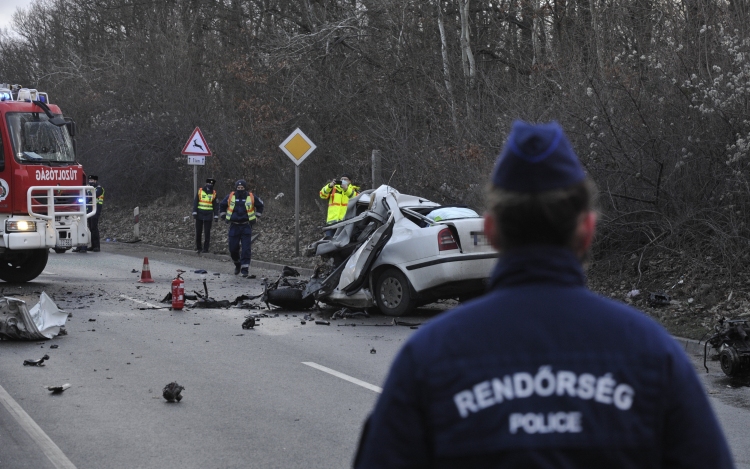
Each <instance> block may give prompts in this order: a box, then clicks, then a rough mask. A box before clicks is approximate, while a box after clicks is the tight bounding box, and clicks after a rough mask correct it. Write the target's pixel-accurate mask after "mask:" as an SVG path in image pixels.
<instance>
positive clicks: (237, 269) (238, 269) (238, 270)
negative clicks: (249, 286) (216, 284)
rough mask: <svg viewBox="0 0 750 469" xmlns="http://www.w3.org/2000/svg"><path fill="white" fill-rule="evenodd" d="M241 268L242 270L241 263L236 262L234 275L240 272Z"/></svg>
mask: <svg viewBox="0 0 750 469" xmlns="http://www.w3.org/2000/svg"><path fill="white" fill-rule="evenodd" d="M240 270H241V268H240V265H239V264H234V275H237V274H239V273H240Z"/></svg>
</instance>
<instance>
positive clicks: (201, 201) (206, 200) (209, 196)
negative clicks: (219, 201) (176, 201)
mask: <svg viewBox="0 0 750 469" xmlns="http://www.w3.org/2000/svg"><path fill="white" fill-rule="evenodd" d="M215 199H216V191H212V192H211V193H207V192H206V191H204V190H203V188H202V187H201V188H200V189H198V210H208V211H213V210H214V200H215Z"/></svg>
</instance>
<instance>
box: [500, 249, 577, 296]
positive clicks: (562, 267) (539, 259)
mask: <svg viewBox="0 0 750 469" xmlns="http://www.w3.org/2000/svg"><path fill="white" fill-rule="evenodd" d="M531 283H547V284H556V285H567V286H585V285H586V274H584V272H583V268H582V267H581V263H580V261H579V260H578V258H577V257H576V255H575V254H574V253H573V251H571V250H570V249H566V248H561V247H554V246H541V245H535V246H524V247H520V248H514V249H511V250H508V251H507V252H505V253H503V255H502V256H501V257H500V260H499V261H498V263H497V265H496V266H495V269H494V271H493V272H492V276H491V277H490V289H495V288H503V287H509V286H515V285H523V284H531Z"/></svg>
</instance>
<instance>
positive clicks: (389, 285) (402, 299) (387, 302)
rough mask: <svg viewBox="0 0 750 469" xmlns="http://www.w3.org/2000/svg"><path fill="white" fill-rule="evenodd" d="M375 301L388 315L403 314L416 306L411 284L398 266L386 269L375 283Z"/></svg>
mask: <svg viewBox="0 0 750 469" xmlns="http://www.w3.org/2000/svg"><path fill="white" fill-rule="evenodd" d="M375 301H376V302H377V304H378V309H380V312H381V313H383V314H385V315H386V316H403V315H405V314H407V313H409V312H410V311H411V310H413V309H414V307H415V306H416V301H415V298H414V295H413V294H412V291H411V285H410V284H409V280H407V278H406V276H404V274H402V273H401V271H400V270H398V269H396V268H393V267H391V268H388V269H386V270H385V271H384V272H383V273H382V274H380V276H378V280H377V282H376V283H375Z"/></svg>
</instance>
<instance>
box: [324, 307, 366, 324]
mask: <svg viewBox="0 0 750 469" xmlns="http://www.w3.org/2000/svg"><path fill="white" fill-rule="evenodd" d="M369 317H370V315H369V314H367V312H366V311H352V310H351V309H349V308H341V309H340V310H338V311H336V312H335V313H333V314H332V315H331V320H332V321H335V320H336V319H342V318H343V319H349V318H369Z"/></svg>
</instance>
